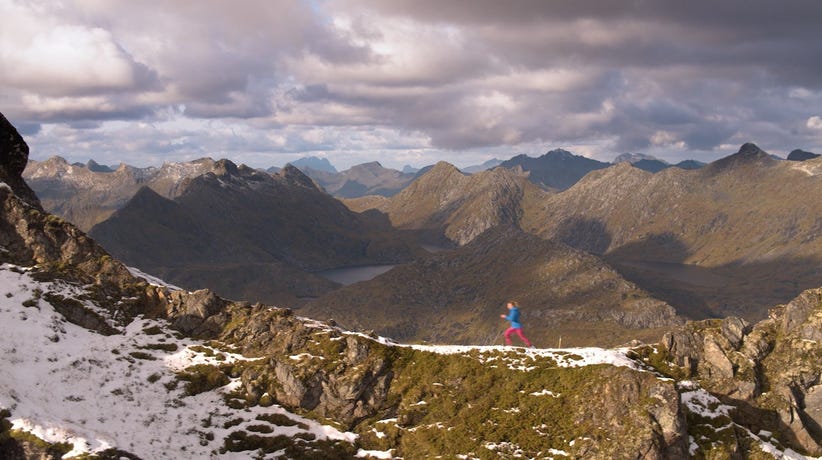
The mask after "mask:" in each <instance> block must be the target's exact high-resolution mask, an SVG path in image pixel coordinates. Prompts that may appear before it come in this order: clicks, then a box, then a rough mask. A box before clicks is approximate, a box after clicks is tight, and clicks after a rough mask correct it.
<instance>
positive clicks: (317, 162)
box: [291, 157, 337, 173]
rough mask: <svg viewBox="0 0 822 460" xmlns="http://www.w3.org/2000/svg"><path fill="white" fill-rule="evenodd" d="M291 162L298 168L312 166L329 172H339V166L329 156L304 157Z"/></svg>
mask: <svg viewBox="0 0 822 460" xmlns="http://www.w3.org/2000/svg"><path fill="white" fill-rule="evenodd" d="M291 164H292V165H293V166H295V167H297V168H298V169H300V170H302V169H305V168H310V169H313V170H315V171H323V172H328V173H335V172H337V168H335V167H334V165H332V164H331V162H330V161H328V158H320V157H303V158H300V159H298V160H294V161H292V162H291Z"/></svg>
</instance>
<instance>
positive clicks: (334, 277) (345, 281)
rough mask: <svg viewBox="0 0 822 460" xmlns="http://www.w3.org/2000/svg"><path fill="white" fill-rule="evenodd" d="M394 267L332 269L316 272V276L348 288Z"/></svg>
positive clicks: (370, 266) (371, 266) (369, 266)
mask: <svg viewBox="0 0 822 460" xmlns="http://www.w3.org/2000/svg"><path fill="white" fill-rule="evenodd" d="M394 267H396V265H363V266H361V267H345V268H332V269H331V270H323V271H319V272H317V275H320V276H322V277H323V278H326V279H330V280H331V281H335V282H337V283H340V284H342V285H345V286H348V285H349V284H354V283H357V282H360V281H368V280H370V279H373V278H374V277H376V276H378V275H382V274H383V273H385V272H387V271H388V270H391V269H392V268H394Z"/></svg>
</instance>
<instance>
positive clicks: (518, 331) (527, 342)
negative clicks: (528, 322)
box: [517, 328, 531, 347]
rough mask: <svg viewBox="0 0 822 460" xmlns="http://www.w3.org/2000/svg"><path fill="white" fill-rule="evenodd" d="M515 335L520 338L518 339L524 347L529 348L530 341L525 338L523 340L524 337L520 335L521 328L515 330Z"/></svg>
mask: <svg viewBox="0 0 822 460" xmlns="http://www.w3.org/2000/svg"><path fill="white" fill-rule="evenodd" d="M517 335H518V336H519V338H520V339H522V341H523V342H525V346H526V347H530V346H531V341H530V340H528V339H527V338H525V335H524V334H523V333H522V329H521V328H520V329H517Z"/></svg>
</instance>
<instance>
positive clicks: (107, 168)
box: [86, 160, 117, 173]
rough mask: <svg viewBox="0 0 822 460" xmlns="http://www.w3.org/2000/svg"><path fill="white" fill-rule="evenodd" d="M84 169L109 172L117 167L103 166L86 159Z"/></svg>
mask: <svg viewBox="0 0 822 460" xmlns="http://www.w3.org/2000/svg"><path fill="white" fill-rule="evenodd" d="M86 169H88V170H89V171H92V172H102V173H110V172H114V171H116V170H117V168H112V167H110V166H105V165H101V164H99V163H97V162H96V161H94V160H88V162H87V163H86Z"/></svg>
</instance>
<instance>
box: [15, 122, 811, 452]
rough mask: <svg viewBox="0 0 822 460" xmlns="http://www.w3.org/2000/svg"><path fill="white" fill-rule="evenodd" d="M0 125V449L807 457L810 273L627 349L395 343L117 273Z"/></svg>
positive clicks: (17, 138) (278, 310) (20, 143)
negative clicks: (749, 321) (785, 301)
mask: <svg viewBox="0 0 822 460" xmlns="http://www.w3.org/2000/svg"><path fill="white" fill-rule="evenodd" d="M0 139H4V140H7V139H11V141H12V142H11V143H0V148H2V149H3V150H2V151H0V159H2V164H0V181H2V182H3V183H4V184H5V185H4V186H2V187H0V204H1V205H2V206H0V246H2V248H3V250H2V251H0V291H1V292H4V293H5V295H2V296H0V350H2V351H3V352H2V353H0V369H2V371H3V372H0V457H2V458H60V457H63V456H65V457H66V458H71V457H80V458H90V459H95V458H96V459H111V458H118V459H122V458H129V459H135V458H180V457H186V458H205V457H208V458H255V457H265V456H268V457H273V456H284V457H287V458H293V459H309V458H354V457H361V458H369V457H370V458H408V459H417V458H431V457H437V456H445V457H452V458H497V457H500V456H501V457H521V456H526V457H529V458H530V457H533V458H544V457H549V456H550V457H569V458H594V459H612V458H682V457H684V456H686V455H690V456H696V457H706V458H729V457H732V456H740V457H748V458H803V455H802V454H809V455H820V454H822V448H820V445H819V444H820V436H819V433H818V427H819V420H820V418H819V417H818V414H819V413H820V410H822V402H821V401H820V399H819V398H818V375H819V372H820V369H819V363H820V362H822V359H820V357H819V356H818V347H815V346H813V345H809V344H810V343H811V342H812V341H816V340H819V339H820V337H822V335H821V334H822V324H820V323H819V318H820V317H822V316H821V315H822V301H820V298H822V292H820V291H809V292H807V293H805V294H804V295H803V296H801V297H800V298H798V299H797V300H796V301H795V302H792V303H791V304H789V305H786V306H782V307H778V308H776V309H774V310H773V312H772V317H771V319H770V320H767V321H763V322H761V323H759V324H756V325H754V326H753V327H750V326H748V325H746V324H745V323H744V322H742V321H741V320H736V319H732V318H731V319H728V320H726V321H723V322H721V323H717V322H709V323H691V324H689V325H686V326H685V327H684V328H682V329H680V330H677V331H673V332H672V333H670V334H669V335H667V336H666V337H665V340H663V342H662V343H659V344H656V345H655V346H647V347H639V348H636V349H633V350H628V349H617V350H604V349H592V348H584V349H581V348H575V349H559V350H528V351H525V350H521V349H511V348H500V347H455V346H450V347H425V346H402V345H398V344H395V343H392V342H391V341H389V340H386V339H382V338H377V337H373V338H372V337H368V336H365V335H363V334H360V333H353V332H347V331H344V330H341V329H339V328H337V327H333V326H330V325H328V324H324V323H319V322H317V321H312V320H309V319H306V318H300V317H297V316H295V315H294V314H293V313H292V312H291V311H290V310H288V309H281V308H273V307H267V306H264V305H254V306H252V305H250V304H248V303H238V302H230V301H226V300H224V299H221V298H219V297H217V296H215V295H214V294H212V293H210V292H208V291H198V292H187V291H182V290H176V289H174V288H170V287H168V286H165V285H162V284H150V283H148V282H146V281H145V280H142V279H140V278H137V277H135V276H133V275H132V274H131V273H130V272H129V271H128V270H127V269H126V267H125V266H123V265H122V264H121V263H120V262H118V261H117V260H116V259H113V258H111V257H110V256H109V255H108V254H106V253H105V251H103V249H102V248H100V247H99V246H97V245H96V244H95V243H94V241H92V240H90V239H89V238H87V237H86V236H85V235H84V234H83V233H82V232H80V231H79V230H78V229H77V228H76V227H74V226H73V225H71V224H70V223H67V222H65V221H63V220H61V219H59V218H56V217H55V216H53V215H49V214H47V213H45V212H43V210H42V208H41V207H40V206H39V203H38V202H37V199H36V196H34V195H33V194H30V190H28V189H27V186H26V185H25V183H24V182H23V181H22V180H21V178H20V176H19V173H20V172H21V171H22V164H25V159H26V155H27V151H28V150H27V147H25V148H24V146H25V143H24V142H23V141H22V139H21V138H20V136H19V134H17V132H16V130H14V129H13V127H11V126H10V125H8V123H7V122H6V120H5V118H3V117H1V116H0ZM17 165H20V167H19V168H18V167H17ZM700 344H701V345H700ZM740 355H741V356H744V359H743V360H742V361H738V363H739V365H738V366H734V365H733V364H732V363H731V361H730V360H737V359H739V356H740ZM734 362H737V361H734ZM786 362H789V363H790V366H785V363H786ZM680 365H683V366H680ZM665 375H667V376H669V377H665ZM726 375H731V376H732V377H733V384H731V385H725V386H718V385H717V382H719V383H720V384H721V383H723V382H726V380H725V379H724V378H723V377H724V376H726ZM813 376H817V378H816V379H813V378H812V377H813ZM683 378H688V379H689V380H682V379H683ZM748 382H750V383H752V384H753V386H750V385H744V384H745V383H748ZM702 385H704V386H702ZM734 388H741V389H743V390H744V392H740V391H735V390H734ZM751 388H753V391H751ZM712 392H713V393H712ZM297 413H299V415H297ZM797 452H799V453H797Z"/></svg>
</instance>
